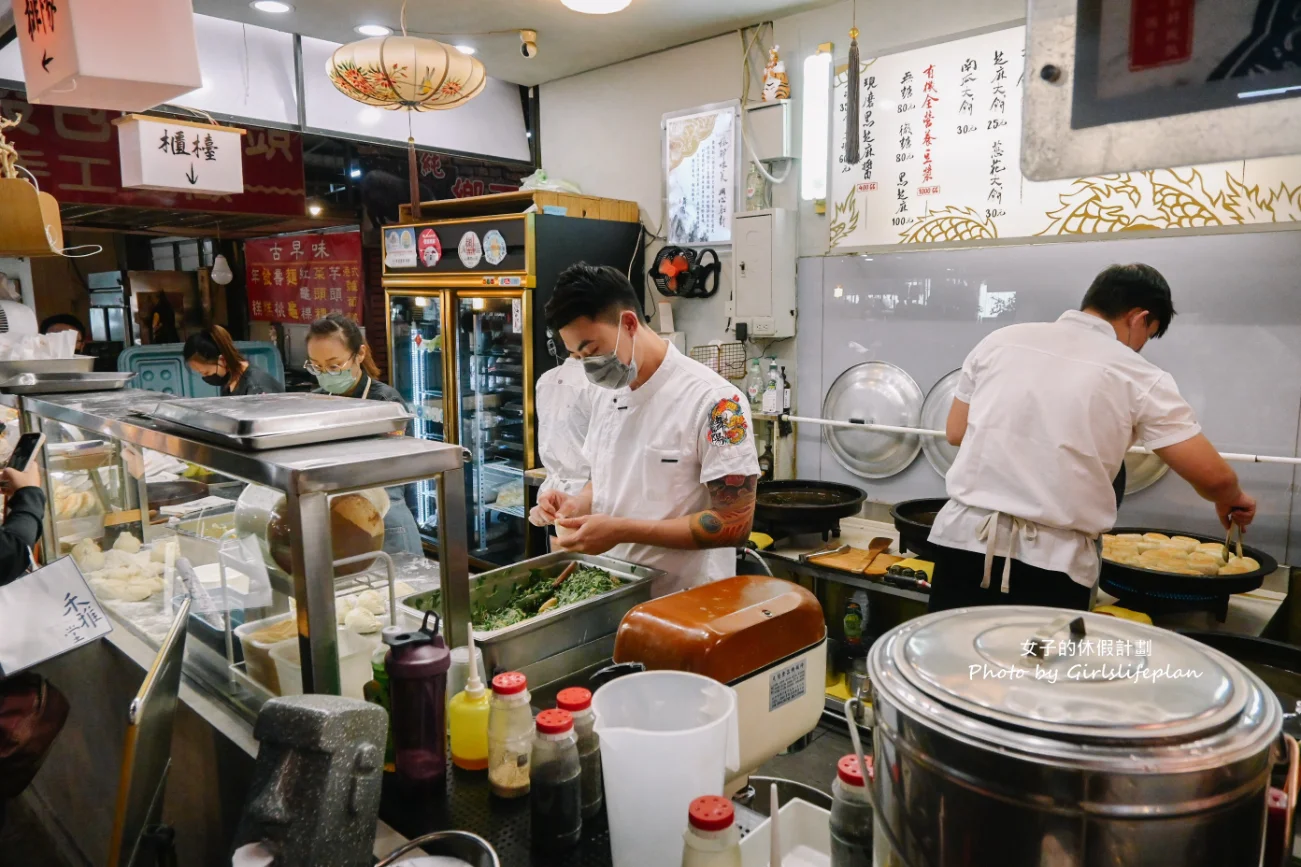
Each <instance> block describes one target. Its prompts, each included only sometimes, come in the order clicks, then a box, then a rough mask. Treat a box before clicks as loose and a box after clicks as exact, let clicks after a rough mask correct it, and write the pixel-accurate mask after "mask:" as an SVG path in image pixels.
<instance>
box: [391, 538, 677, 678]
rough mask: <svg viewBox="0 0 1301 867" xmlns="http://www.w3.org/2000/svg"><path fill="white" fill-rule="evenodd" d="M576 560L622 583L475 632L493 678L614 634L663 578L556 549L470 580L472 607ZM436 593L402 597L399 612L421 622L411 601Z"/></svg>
mask: <svg viewBox="0 0 1301 867" xmlns="http://www.w3.org/2000/svg"><path fill="white" fill-rule="evenodd" d="M575 561H576V562H579V563H586V564H588V565H591V566H598V567H600V568H602V569H605V570H606V571H607V572H609V573H610V574H612V575H614V576H615V577H617V578H618V579H619V580H620V581H622V582H623V583H622V584H621V585H620V586H618V587H616V588H614V589H613V590H611V591H610V592H608V593H602V594H601V595H599V596H593V597H592V598H590V599H584V600H583V601H582V602H578V603H575V604H573V605H569V606H567V607H565V608H557V609H555V610H553V611H548V612H546V613H545V614H539V615H537V616H536V617H532V618H530V619H528V620H525V621H524V622H522V623H516V624H515V625H514V626H507V627H506V628H505V629H497V630H494V631H492V632H480V631H479V630H477V629H476V630H475V631H474V643H475V645H476V646H478V647H479V648H480V649H481V650H482V651H483V664H484V668H485V670H486V671H487V672H488V673H489V675H491V674H492V673H493V672H496V671H518V670H519V669H522V668H524V667H526V666H528V665H532V664H534V663H536V662H538V661H539V660H542V659H546V658H547V657H549V656H554V655H556V654H558V653H564V652H565V651H567V650H572V649H573V648H575V647H579V646H582V645H584V644H588V643H589V642H592V641H595V640H596V639H598V638H601V637H602V636H605V635H612V634H613V633H614V632H615V631H616V630H617V629H618V628H619V623H620V621H622V620H623V616H624V615H625V614H627V613H628V611H629V609H631V608H632V607H633V606H635V605H638V604H640V603H642V602H645V601H647V600H648V599H650V595H651V581H652V580H654V579H655V578H659V577H661V576H662V575H663V574H664V573H663V572H661V571H660V570H658V569H648V568H646V567H645V566H638V565H636V564H633V563H625V562H624V561H622V560H614V559H611V558H609V557H600V556H594V555H591V554H573V553H570V552H568V551H555V552H552V553H550V554H546V555H544V556H542V557H534V558H533V559H531V560H524V561H522V562H519V563H515V564H513V565H511V566H503V567H502V568H500V569H494V570H492V571H491V572H484V573H483V574H481V575H476V576H474V577H473V578H471V579H470V604H471V605H472V606H478V605H485V606H491V605H501V604H502V603H504V602H506V600H507V599H509V598H510V594H511V592H512V591H513V590H514V588H515V584H516V582H517V581H519V580H521V579H525V578H527V577H528V575H529V572H530V571H532V570H533V569H542V570H544V571H546V572H548V573H551V574H558V573H559V571H560V569H562V568H564V566H565V565H566V564H568V563H571V562H575ZM437 593H439V591H438V590H427V591H425V592H423V593H412V594H410V595H408V596H404V597H402V598H401V599H399V600H398V609H399V610H400V611H401V612H402V613H403V614H406V615H407V616H409V617H413V618H416V619H417V620H419V619H420V618H422V617H423V616H424V614H423V612H421V611H418V610H416V609H415V608H413V607H412V606H411V604H410V603H411V601H412V600H414V599H418V598H423V599H429V598H430V597H432V596H433V595H434V594H437ZM439 613H440V614H441V613H442V612H441V609H440V610H439Z"/></svg>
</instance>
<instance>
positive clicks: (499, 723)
mask: <svg viewBox="0 0 1301 867" xmlns="http://www.w3.org/2000/svg"><path fill="white" fill-rule="evenodd" d="M532 751H533V711H532V709H531V708H530V707H529V690H528V679H527V678H526V677H524V675H522V674H520V673H519V672H518V671H507V672H505V673H503V674H499V675H497V676H496V677H494V678H493V679H492V703H491V704H490V705H489V709H488V785H489V786H490V787H491V788H492V793H493V794H494V795H496V796H497V797H499V798H522V797H524V796H525V795H527V794H528V793H529V755H530V753H532Z"/></svg>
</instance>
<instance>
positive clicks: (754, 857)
mask: <svg viewBox="0 0 1301 867" xmlns="http://www.w3.org/2000/svg"><path fill="white" fill-rule="evenodd" d="M777 821H778V822H780V823H781V824H780V826H779V827H780V829H781V850H782V867H830V865H831V813H830V812H829V811H827V810H824V809H822V808H821V807H815V806H813V805H812V804H810V803H809V802H808V801H801V800H800V799H799V798H792V799H791V800H789V801H787V802H786V803H785V804H783V805H782V807H781V809H780V810H778V811H777ZM771 835H772V819H771V818H768V819H765V820H764V821H763V822H762V823H761V824H760V825H759V826H758V827H757V828H755V829H754V830H753V831H751V832H750V833H749V834H746V835H745V838H744V839H742V840H741V867H769V861H770V859H769V857H768V855H769V848H770V844H769V837H770V836H771Z"/></svg>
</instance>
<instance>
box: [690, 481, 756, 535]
mask: <svg viewBox="0 0 1301 867" xmlns="http://www.w3.org/2000/svg"><path fill="white" fill-rule="evenodd" d="M758 484H759V477H758V476H723V477H722V478H721V479H714V480H713V481H712V482H708V483H706V485H705V487H706V488H708V489H709V508H708V509H706V510H705V511H703V512H697V513H696V514H694V515H692V516H691V517H690V522H691V538H692V539H693V540H694V541H695V543H696V547H697V548H734V547H736V546H738V545H743V544H745V541H746V539H749V538H750V526H751V524H753V523H754V497H755V490H756V489H757V487H758Z"/></svg>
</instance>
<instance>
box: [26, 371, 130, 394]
mask: <svg viewBox="0 0 1301 867" xmlns="http://www.w3.org/2000/svg"><path fill="white" fill-rule="evenodd" d="M134 378H135V374H134V373H30V372H29V373H20V374H18V375H16V376H13V377H9V378H7V379H3V380H2V381H0V391H4V392H8V393H9V394H65V393H68V392H77V391H114V390H116V389H119V388H125V387H126V384H127V383H128V382H130V381H131V380H132V379H134Z"/></svg>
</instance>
